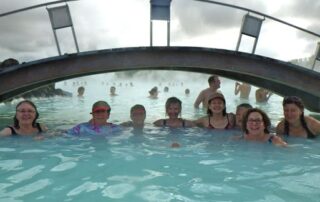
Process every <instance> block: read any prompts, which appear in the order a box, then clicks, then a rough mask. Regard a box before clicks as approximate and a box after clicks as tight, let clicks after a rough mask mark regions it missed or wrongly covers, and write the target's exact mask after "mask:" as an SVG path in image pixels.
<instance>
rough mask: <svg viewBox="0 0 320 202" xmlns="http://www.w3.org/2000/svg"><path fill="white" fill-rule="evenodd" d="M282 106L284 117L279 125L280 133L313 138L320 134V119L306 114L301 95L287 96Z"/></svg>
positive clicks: (278, 132) (278, 130)
mask: <svg viewBox="0 0 320 202" xmlns="http://www.w3.org/2000/svg"><path fill="white" fill-rule="evenodd" d="M282 106H283V114H284V119H283V120H282V121H280V122H279V124H278V125H277V134H278V135H282V136H292V137H304V138H309V139H313V138H315V137H316V136H317V135H319V134H320V121H318V120H316V119H315V118H313V117H311V116H305V115H304V105H303V102H302V100H301V99H300V98H299V97H296V96H288V97H285V98H284V99H283V102H282Z"/></svg>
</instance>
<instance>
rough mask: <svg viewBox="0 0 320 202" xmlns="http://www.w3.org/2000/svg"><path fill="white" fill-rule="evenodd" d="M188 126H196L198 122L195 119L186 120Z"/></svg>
mask: <svg viewBox="0 0 320 202" xmlns="http://www.w3.org/2000/svg"><path fill="white" fill-rule="evenodd" d="M184 122H185V124H186V127H195V126H196V124H195V123H194V122H193V121H190V120H184Z"/></svg>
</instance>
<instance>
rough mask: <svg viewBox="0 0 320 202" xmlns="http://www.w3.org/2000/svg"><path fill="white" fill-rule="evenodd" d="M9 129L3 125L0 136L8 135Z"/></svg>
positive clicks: (9, 133)
mask: <svg viewBox="0 0 320 202" xmlns="http://www.w3.org/2000/svg"><path fill="white" fill-rule="evenodd" d="M11 134H12V133H11V129H10V128H8V127H5V128H4V129H3V130H1V131H0V136H3V137H4V136H9V135H11Z"/></svg>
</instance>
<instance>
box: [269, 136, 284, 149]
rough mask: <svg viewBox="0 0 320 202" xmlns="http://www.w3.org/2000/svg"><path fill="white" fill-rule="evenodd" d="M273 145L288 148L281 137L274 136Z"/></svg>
mask: <svg viewBox="0 0 320 202" xmlns="http://www.w3.org/2000/svg"><path fill="white" fill-rule="evenodd" d="M272 143H273V144H275V145H277V146H281V147H287V146H288V144H287V143H286V142H285V141H284V140H283V139H282V138H281V137H279V136H277V135H273V138H272Z"/></svg>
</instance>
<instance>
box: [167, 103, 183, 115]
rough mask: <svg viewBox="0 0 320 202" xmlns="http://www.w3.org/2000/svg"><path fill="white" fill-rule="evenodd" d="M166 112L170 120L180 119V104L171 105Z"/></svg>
mask: <svg viewBox="0 0 320 202" xmlns="http://www.w3.org/2000/svg"><path fill="white" fill-rule="evenodd" d="M166 112H167V114H168V116H169V118H170V119H172V118H178V117H179V114H180V113H181V106H180V104H179V103H170V104H169V106H168V107H167V109H166Z"/></svg>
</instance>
